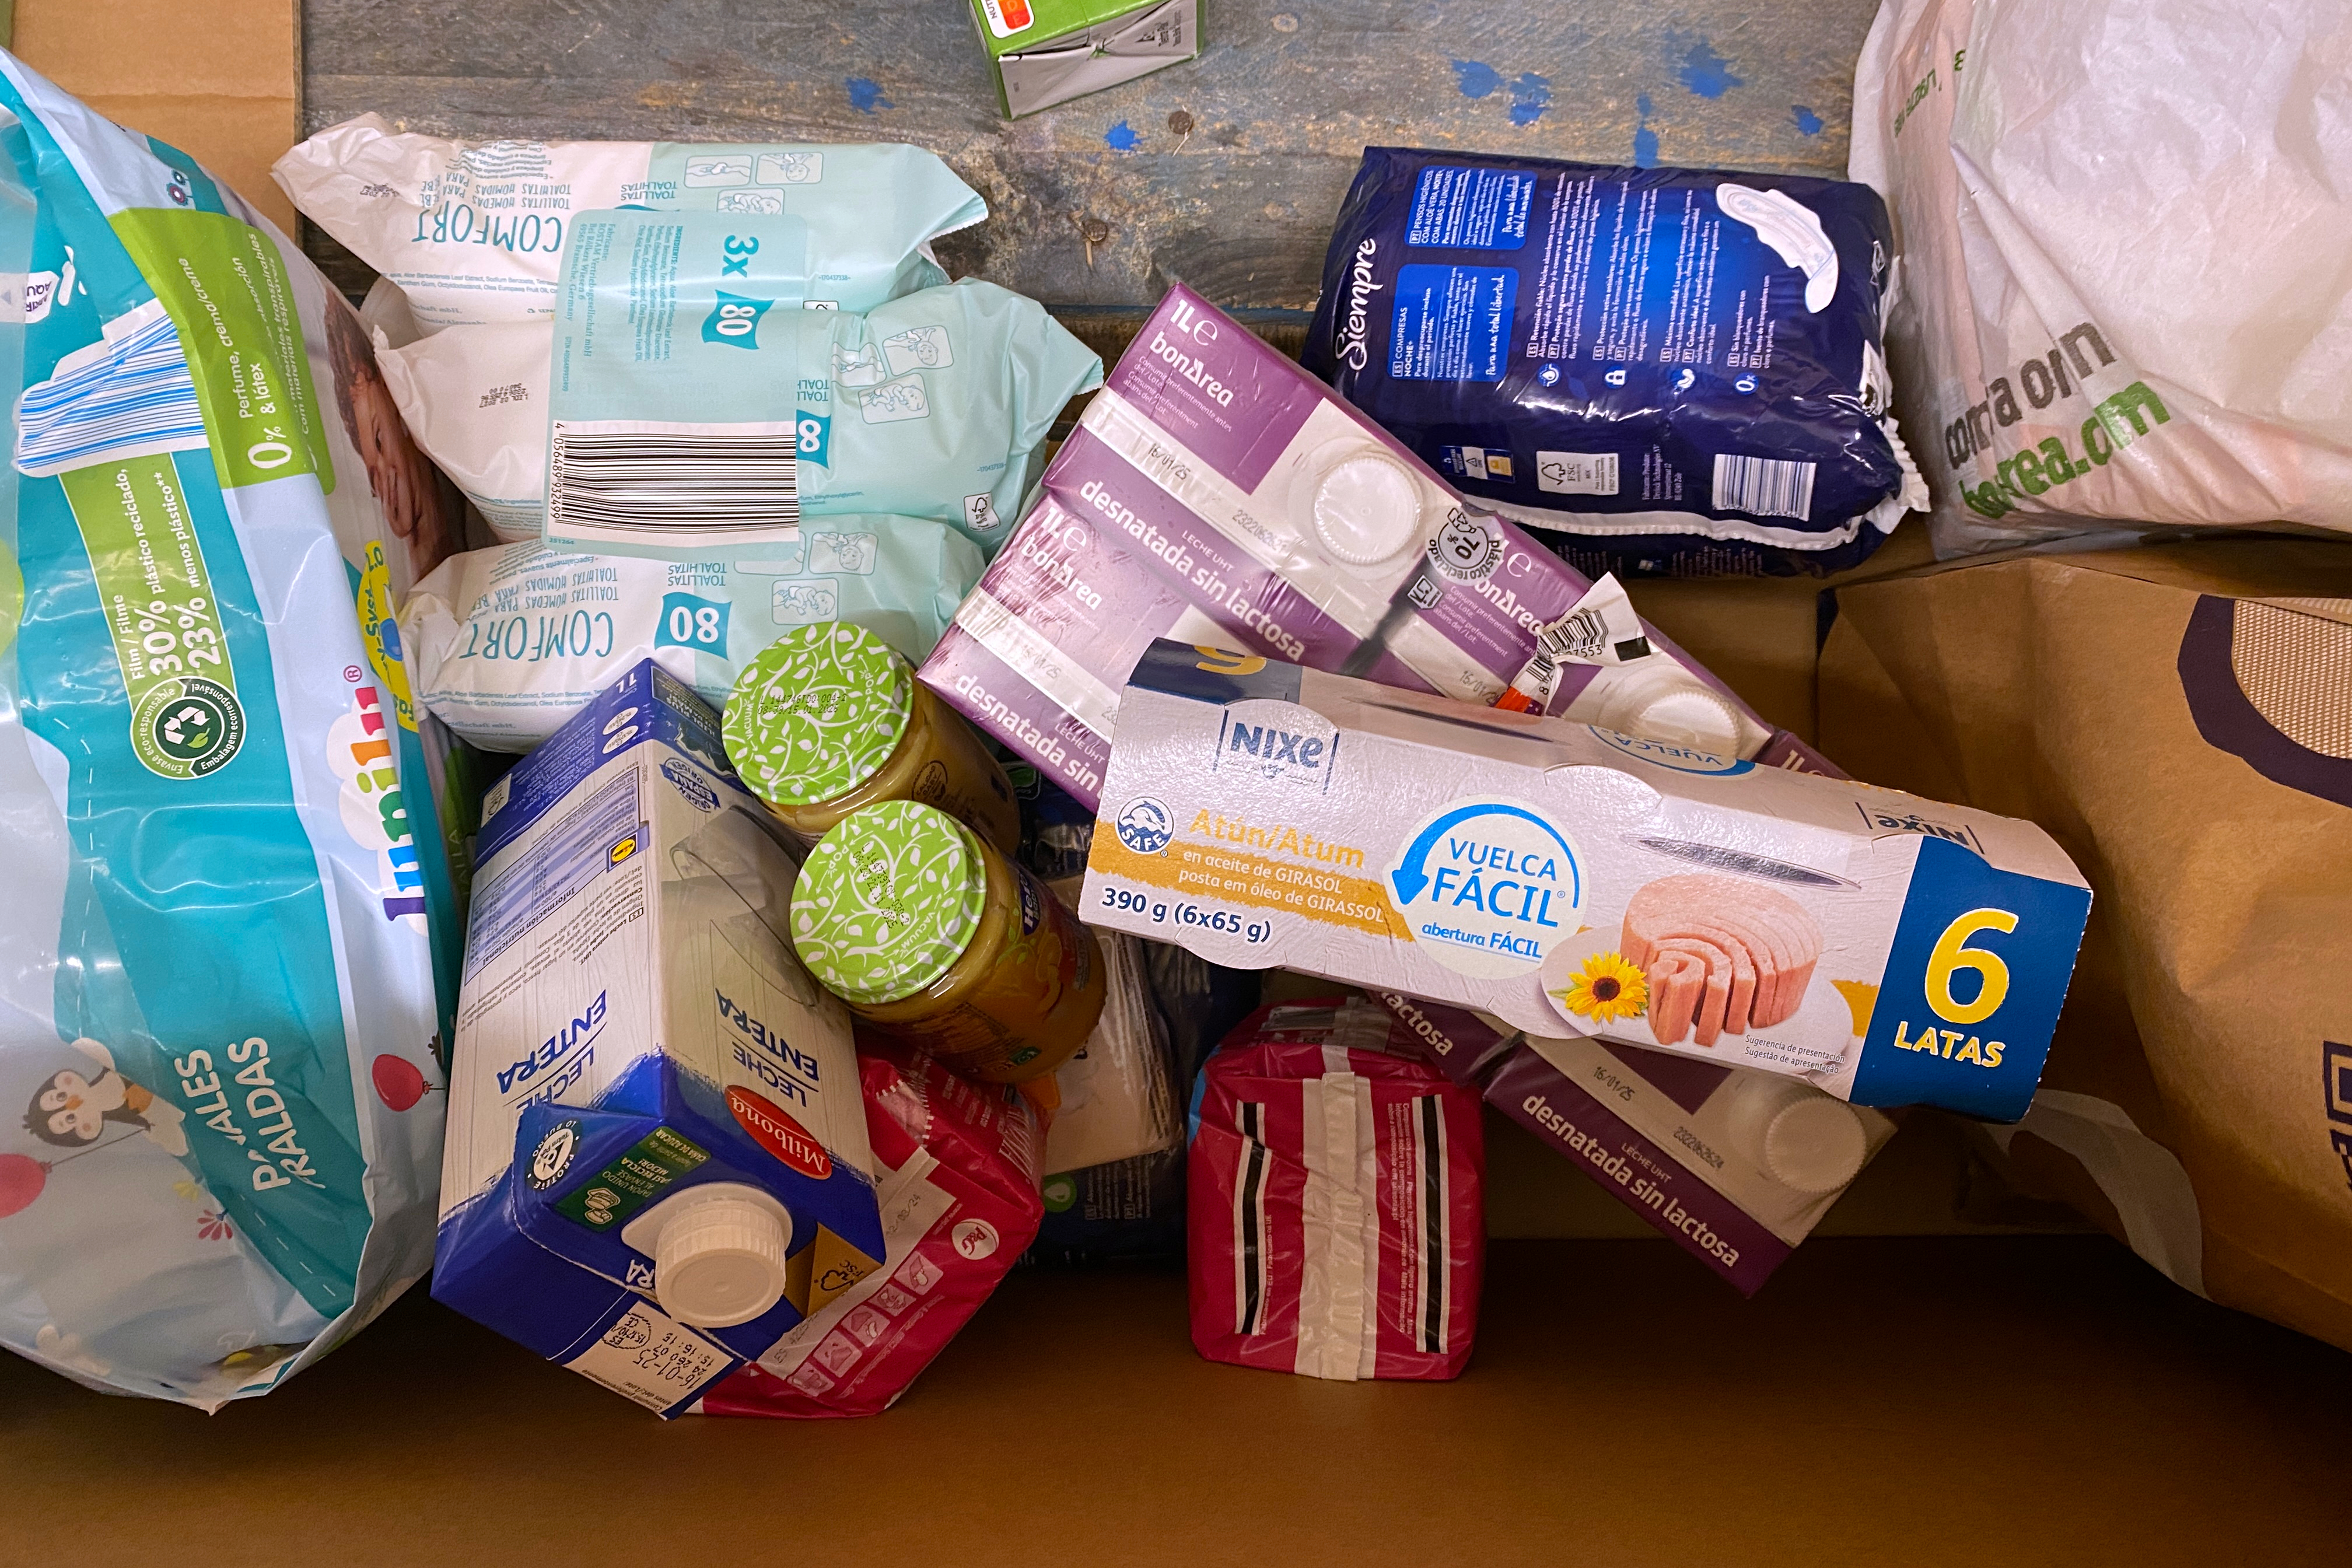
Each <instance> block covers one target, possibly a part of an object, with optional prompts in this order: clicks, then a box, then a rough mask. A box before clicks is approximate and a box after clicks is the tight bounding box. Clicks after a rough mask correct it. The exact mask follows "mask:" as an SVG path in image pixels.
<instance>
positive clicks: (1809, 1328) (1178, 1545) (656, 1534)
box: [0, 1237, 2352, 1568]
mask: <svg viewBox="0 0 2352 1568" xmlns="http://www.w3.org/2000/svg"><path fill="white" fill-rule="evenodd" d="M2347 1407H2352V1356H2347V1355H2345V1354H2343V1353H2342V1352H2337V1351H2334V1350H2330V1349H2328V1348H2327V1347H2326V1346H2323V1345H2319V1344H2316V1343H2315V1342H2311V1341H2308V1340H2304V1339H2300V1338H2298V1337H2296V1336H2294V1335H2293V1334H2290V1333H2287V1332H2285V1331H2282V1330H2278V1329H2274V1328H2273V1327H2271V1326H2269V1325H2267V1324H2264V1323H2261V1322H2257V1321H2253V1320H2252V1319H2249V1318H2244V1317H2240V1316H2238V1315H2236V1314H2233V1313H2230V1312H2227V1311H2224V1310H2221V1309H2219V1308H2215V1307H2211V1306H2210V1305H2208V1304H2206V1303H2204V1302H2202V1301H2200V1300H2197V1299H2196V1298H2194V1297H2192V1296H2190V1295H2189V1294H2188V1293H2186V1292H2185V1291H2181V1290H2179V1289H2174V1288H2173V1287H2172V1286H2170V1285H2169V1284H2167V1283H2166V1282H2165V1281H2164V1280H2162V1279H2159V1278H2158V1276H2157V1275H2156V1274H2155V1273H2154V1272H2153V1271H2151V1270H2149V1269H2147V1268H2145V1267H2143V1266H2142V1265H2140V1264H2139V1263H2138V1262H2137V1261H2136V1260H2134V1259H2133V1258H2131V1257H2130V1256H2129V1255H2128V1254H2126V1253H2125V1252H2124V1251H2123V1250H2122V1249H2121V1248H2120V1247H2116V1246H2115V1245H2114V1244H2113V1243H2110V1242H2108V1241H2106V1240H2105V1238H2098V1237H2032V1238H2019V1239H2003V1240H1988V1239H1977V1240H1965V1241H1963V1240H1935V1241H1920V1240H1903V1241H1853V1240H1828V1241H1816V1242H1814V1243H1812V1244H1811V1245H1810V1246H1808V1247H1805V1248H1804V1249H1802V1250H1801V1251H1800V1252H1799V1253H1798V1255H1797V1256H1796V1257H1795V1258H1793V1259H1791V1260H1790V1263H1789V1264H1788V1265H1787V1266H1786V1267H1785V1268H1783V1269H1782V1270H1781V1271H1780V1274H1779V1275H1777V1276H1776V1277H1775V1278H1774V1279H1773V1281H1772V1283H1771V1284H1770V1286H1769V1287H1768V1288H1767V1289H1765V1291H1764V1292H1763V1293H1762V1294H1761V1295H1760V1296H1759V1297H1757V1298H1756V1299H1755V1300H1752V1301H1743V1300H1740V1299H1739V1297H1738V1296H1737V1295H1735V1294H1734V1293H1733V1292H1732V1291H1730V1290H1729V1289H1725V1288H1724V1287H1723V1286H1721V1285H1720V1284H1718V1283H1717V1281H1715V1280H1714V1279H1710V1278H1708V1277H1707V1276H1706V1274H1705V1273H1704V1272H1703V1271H1702V1270H1700V1269H1699V1268H1696V1267H1695V1266H1693V1265H1692V1263H1691V1262H1690V1260H1689V1259H1688V1258H1685V1257H1684V1256H1682V1254H1680V1253H1679V1252H1676V1251H1675V1250H1674V1249H1673V1248H1671V1247H1667V1246H1665V1245H1664V1243H1661V1242H1656V1241H1646V1242H1582V1243H1558V1242H1550V1243H1532V1244H1529V1243H1521V1244H1506V1245H1500V1246H1497V1247H1495V1248H1493V1253H1492V1258H1491V1268H1490V1276H1489V1280H1488V1284H1487V1291H1486V1310H1485V1313H1484V1321H1483V1326H1482V1328H1481V1331H1480V1341H1479V1345H1478V1351H1477V1354H1476V1356H1475V1359H1474V1360H1473V1361H1472V1363H1471V1366H1470V1370H1469V1372H1468V1373H1466V1374H1465V1376H1464V1377H1463V1379H1462V1380H1461V1381H1460V1382H1458V1383H1454V1384H1373V1383H1363V1384H1330V1383H1318V1382H1316V1381H1313V1380H1311V1379H1307V1378H1293V1377H1286V1376H1283V1375H1280V1374H1276V1373H1260V1372H1251V1371H1245V1370H1243V1369H1240V1368H1235V1367H1228V1366H1217V1365H1212V1364H1210V1363H1205V1362H1202V1361H1201V1360H1200V1359H1199V1358H1198V1357H1196V1356H1195V1355H1194V1354H1193V1353H1192V1348H1191V1346H1190V1344H1189V1342H1188V1340H1187V1331H1186V1321H1185V1311H1184V1287H1183V1281H1182V1279H1181V1278H1180V1277H1178V1276H1177V1275H1175V1274H1172V1273H1170V1274H1134V1273H1114V1274H1078V1273H1068V1272H1042V1271H1037V1270H1025V1271H1022V1272H1019V1273H1016V1274H1015V1275H1014V1276H1013V1278H1011V1279H1008V1280H1007V1282H1006V1283H1005V1285H1004V1287H1003V1289H1001V1290H1000V1291H999V1292H998V1294H997V1296H996V1298H995V1300H992V1301H991V1302H990V1303H989V1305H988V1306H987V1307H986V1308H984V1309H983V1310H982V1312H981V1314H980V1316H979V1317H978V1318H977V1319H976V1320H975V1321H974V1322H973V1323H972V1325H971V1328H970V1329H969V1330H968V1331H966V1332H965V1333H964V1335H963V1336H962V1337H961V1339H959V1340H958V1341H957V1342H955V1343H954V1344H952V1345H950V1347H949V1349H948V1351H947V1352H945V1354H943V1355H942V1356H941V1358H940V1361H939V1362H938V1363H935V1364H934V1365H933V1366H932V1367H931V1369H930V1371H929V1373H927V1374H926V1375H925V1377H924V1379H923V1380H922V1381H921V1382H919V1384H916V1385H915V1388H914V1390H913V1391H912V1392H911V1393H910V1394H908V1396H907V1397H906V1398H905V1399H904V1400H903V1401H902V1402H901V1403H900V1405H898V1408H897V1409H895V1410H893V1411H891V1412H890V1413H889V1414H887V1415H882V1416H879V1417H876V1418H873V1419H870V1420H866V1421H854V1422H831V1423H821V1424H793V1423H782V1422H753V1421H740V1420H736V1421H720V1420H709V1419H694V1418H689V1419H687V1420H683V1421H680V1422H678V1423H676V1424H673V1425H670V1426H664V1425H662V1424H661V1423H660V1422H658V1421H656V1419H655V1418H654V1417H653V1416H651V1415H647V1414H646V1413H645V1412H644V1411H642V1410H639V1409H638V1408H637V1407H636V1406H635V1405H630V1404H628V1403H627V1402H625V1401H624V1400H622V1399H621V1398H620V1397H619V1396H617V1395H615V1394H608V1393H606V1392H605V1391H604V1390H603V1389H602V1388H599V1387H597V1386H596V1385H594V1384H591V1383H589V1382H588V1381H587V1380H585V1379H584V1378H582V1377H579V1376H576V1375H575V1374H573V1373H569V1372H565V1371H562V1370H561V1369H559V1368H556V1367H553V1366H550V1365H548V1364H546V1363H543V1362H541V1361H540V1360H538V1359H537V1358H536V1357H534V1356H532V1355H531V1354H530V1352H527V1351H524V1350H521V1349H520V1348H519V1347H516V1346H514V1345H510V1344H509V1343H507V1342H504V1341H501V1340H499V1339H498V1338H496V1337H495V1336H493V1335H491V1334H489V1333H488V1331H484V1330H481V1329H478V1328H476V1327H474V1326H473V1325H472V1324H470V1323H467V1322H466V1321H463V1320H461V1319H459V1318H457V1317H456V1316H455V1315H454V1314H452V1313H450V1312H448V1311H446V1310H445V1309H443V1308H441V1307H439V1306H438V1305H436V1304H435V1303H433V1302H431V1301H429V1300H425V1296H424V1293H423V1292H422V1291H421V1290H418V1291H412V1292H411V1293H410V1294H409V1296H408V1297H407V1298H406V1299H404V1300H403V1301H401V1302H400V1303H399V1304H398V1305H396V1306H395V1307H394V1309H393V1310H392V1312H391V1314H390V1315H389V1316H388V1317H387V1319H386V1320H385V1321H383V1322H381V1323H378V1324H377V1325H375V1326H374V1327H373V1328H371V1329H370V1330H368V1331H366V1332H365V1333H363V1334H362V1335H361V1336H360V1337H359V1338H358V1339H357V1340H355V1341H353V1342H352V1343H351V1344H350V1345H349V1346H347V1347H345V1348H344V1349H342V1350H340V1351H338V1352H336V1353H335V1354H334V1355H333V1356H332V1357H331V1358H329V1359H328V1360H327V1361H326V1362H325V1363H322V1364H320V1366H318V1367H317V1368H315V1369H313V1370H311V1371H310V1372H308V1373H303V1374H302V1375H301V1376H299V1377H298V1378H296V1379H295V1380H294V1381H293V1382H292V1383H291V1384H288V1385H287V1386H286V1387H285V1388H284V1389H282V1390H280V1391H279V1392H278V1393H277V1394H271V1395H269V1396H268V1397H267V1398H265V1399H260V1400H254V1401H248V1402H247V1403H244V1404H241V1405H234V1406H231V1407H230V1408H229V1409H227V1410H226V1411H224V1412H223V1413H222V1414H221V1415H216V1416H213V1417H209V1418H207V1417H205V1416H204V1415H198V1414H196V1413H194V1412H193V1411H189V1410H184V1409H180V1408H176V1407H173V1406H166V1405H155V1404H152V1403H149V1402H144V1401H134V1400H127V1399H108V1398H105V1397H103V1396H101V1395H99V1394H90V1393H88V1392H86V1391H84V1390H82V1389H79V1388H77V1387H75V1386H73V1385H71V1384H68V1383H67V1382H65V1381H64V1380H63V1379H60V1378H58V1377H55V1376H53V1375H51V1374H50V1373H46V1372H43V1371H41V1370H39V1369H37V1368H36V1367H33V1366H32V1365H30V1364H29V1363H24V1362H20V1361H17V1360H16V1359H14V1358H0V1475H5V1476H6V1477H7V1483H6V1496H7V1498H8V1503H9V1506H8V1507H7V1509H6V1510H5V1519H0V1559H5V1561H8V1562H11V1563H74V1564H77V1565H79V1568H111V1565H113V1564H118V1563H153V1562H168V1563H171V1564H173V1568H210V1565H212V1564H215V1563H218V1564H238V1565H244V1564H249V1563H264V1562H267V1563H336V1564H339V1565H340V1564H351V1565H354V1568H362V1565H368V1564H376V1563H436V1562H471V1563H507V1562H532V1563H565V1564H572V1565H576V1568H596V1565H599V1564H604V1563H615V1564H618V1563H644V1562H648V1561H664V1560H670V1559H676V1560H678V1561H683V1562H689V1563H694V1564H696V1565H697V1568H729V1565H731V1564H736V1563H744V1564H751V1563H758V1564H761V1565H763V1568H764V1565H767V1564H772V1563H782V1562H800V1561H811V1562H821V1563H824V1564H826V1565H827V1568H852V1565H856V1564H863V1563H888V1564H892V1565H893V1568H907V1565H908V1564H923V1563H942V1564H953V1565H955V1568H986V1565H990V1564H998V1563H1007V1564H1010V1563H1022V1564H1035V1563H1056V1564H1058V1563H1071V1564H1088V1565H1091V1564H1097V1563H1104V1564H1110V1563H1116V1564H1146V1565H1150V1564H1162V1563H1165V1564H1181V1565H1182V1568H1201V1565H1202V1564H1226V1563H1265V1564H1269V1565H1272V1564H1323V1563H1334V1564H1339V1563H1346V1564H1388V1563H1400V1564H1402V1563H1412V1564H1426V1563H1438V1564H1452V1563H1481V1564H1517V1563H1528V1564H1544V1565H1547V1568H1552V1565H1557V1564H1563V1563H1607V1564H1610V1565H1611V1568H1642V1565H1645V1564H1653V1563H1655V1564H1675V1565H1677V1568H1682V1565H1690V1564H1702V1565H1704V1564H1721V1565H1725V1568H1731V1565H1738V1568H1749V1565H1763V1568H1769V1565H1771V1564H1779V1563H1790V1564H1805V1565H1806V1568H1835V1565H1838V1564H1845V1563H1868V1564H1883V1563H1903V1564H1905V1565H1906V1568H1935V1565H1938V1564H1946V1563H1950V1564H1962V1563H1965V1564H1969V1565H1971V1568H1976V1565H1981V1564H1988V1563H2030V1564H2034V1565H2037V1568H2063V1565H2067V1564H2074V1563H2084V1564H2097V1565H2100V1568H2108V1565H2112V1564H2116V1563H2131V1564H2134V1565H2135V1568H2146V1565H2161V1564H2171V1563H2184V1564H2186V1563H2198V1564H2210V1563H2265V1564H2270V1565H2274V1568H2284V1565H2288V1564H2300V1563H2330V1562H2337V1563H2340V1562H2341V1561H2342V1550H2343V1542H2342V1537H2341V1535H2340V1533H2338V1532H2337V1531H2338V1521H2339V1520H2340V1509H2341V1497H2342V1477H2341V1464H2342V1458H2341V1456H2342V1433H2343V1425H2342V1423H2343V1412H2344V1411H2345V1410H2346V1409H2347Z"/></svg>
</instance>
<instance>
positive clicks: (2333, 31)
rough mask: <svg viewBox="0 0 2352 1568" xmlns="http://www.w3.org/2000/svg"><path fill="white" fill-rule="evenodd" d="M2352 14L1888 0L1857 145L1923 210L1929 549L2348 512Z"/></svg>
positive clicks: (1916, 339) (1894, 339)
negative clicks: (2350, 31) (2349, 23)
mask: <svg viewBox="0 0 2352 1568" xmlns="http://www.w3.org/2000/svg"><path fill="white" fill-rule="evenodd" d="M2346 37H2347V34H2346V30H2345V12H2344V8H2343V6H2342V5H2312V4H2307V3H2298V0H2249V3H2246V4H2242V5H2180V4H2175V3H2171V0H2032V4H2021V3H2020V0H1886V3H1885V5H1882V6H1881V7H1880V9H1879V13H1878V19H1877V21H1876V22H1875V23H1874V25H1873V26H1872V27H1871V30H1870V37H1869V38H1868V40H1867V41H1866V42H1865V43H1864V46H1863V50H1862V57H1861V58H1860V60H1859V61H1858V62H1857V63H1856V65H1855V68H1854V84H1853V158H1852V163H1851V171H1852V174H1853V178H1854V179H1856V180H1859V181H1863V182H1864V183H1866V184H1871V185H1874V186H1875V187H1877V189H1878V190H1879V191H1880V192H1881V193H1883V194H1884V195H1885V197H1886V203H1887V205H1888V206H1889V207H1890V208H1892V209H1893V211H1894V215H1895V221H1896V223H1897V225H1898V226H1899V227H1900V229H1901V232H1902V235H1903V246H1904V262H1903V265H1904V269H1905V271H1904V289H1903V292H1902V297H1901V298H1900V300H1897V301H1896V302H1895V306H1894V309H1893V310H1892V312H1891V314H1890V315H1889V318H1888V323H1887V333H1888V342H1889V344H1890V346H1892V347H1893V348H1895V350H1896V351H1898V352H1900V353H1904V354H1906V355H1907V356H1908V360H1909V363H1910V365H1911V366H1912V367H1913V368H1912V369H1910V370H1909V371H1908V372H1907V373H1906V375H1905V377H1904V380H1903V382H1902V384H1901V385H1900V387H1899V389H1898V390H1899V391H1900V393H1901V394H1902V396H1903V409H1902V415H1903V427H1904V428H1905V429H1906V430H1908V431H1911V432H1913V433H1914V445H1915V447H1916V449H1917V452H1918V456H1919V459H1920V464H1921V467H1922V468H1925V469H1926V470H1927V478H1928V479H1929V481H1930V483H1931V485H1932V487H1933V489H1934V490H1935V498H1936V507H1935V511H1934V513H1933V527H1934V535H1935V542H1936V548H1937V553H1938V554H1940V555H1951V554H1955V553H1958V552H1965V551H1979V550H1995V549H2000V548H2003V547H2006V546H2009V545H2012V544H2018V543H2023V542H2029V541H2032V540H2043V539H2051V538H2055V537H2061V536H2064V535H2069V534H2080V533H2084V532H2086V531H2096V530H2103V529H2109V528H2116V527H2123V528H2141V527H2146V526H2148V525H2151V524H2153V525H2157V526H2159V527H2176V526H2179V525H2183V524H2188V525H2203V526H2238V527H2254V528H2260V527H2263V526H2266V525H2272V524H2275V523H2280V522H2285V523H2294V524H2299V525H2305V526H2308V527H2315V528H2326V529H2336V530H2343V529H2345V528H2347V526H2352V395H2347V390H2346V389H2347V384H2352V383H2347V377H2346V375H2345V365H2346V363H2347V359H2352V271H2347V268H2345V265H2344V258H2345V257H2346V255H2347V253H2352V113H2347V99H2346V89H2345V81H2346V77H2347V50H2346V47H2345V46H2346ZM1964 62H1965V65H1966V69H1965V70H1963V69H1962V66H1963V63H1964Z"/></svg>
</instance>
